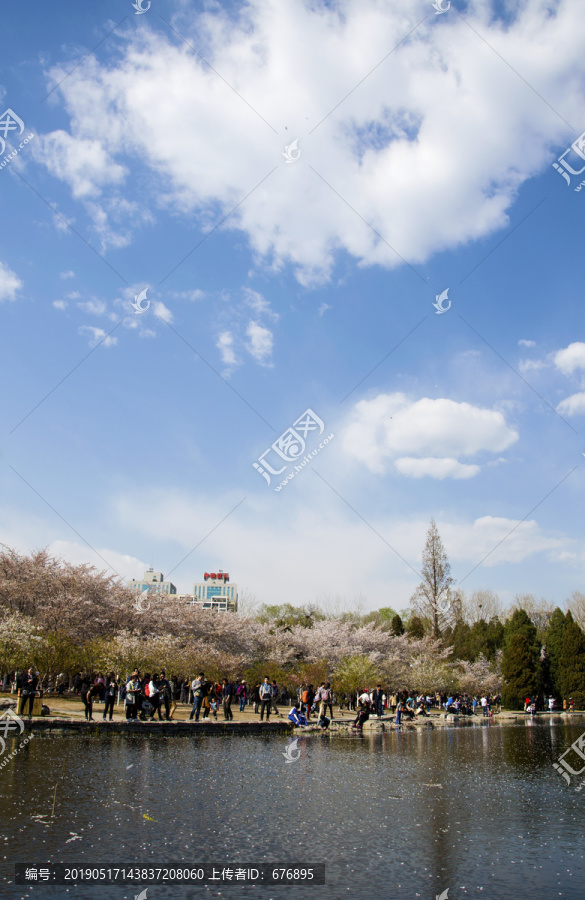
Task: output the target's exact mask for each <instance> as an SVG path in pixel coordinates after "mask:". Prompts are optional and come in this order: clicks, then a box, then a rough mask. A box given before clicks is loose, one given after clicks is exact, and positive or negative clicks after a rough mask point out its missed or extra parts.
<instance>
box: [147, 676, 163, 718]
mask: <svg viewBox="0 0 585 900" xmlns="http://www.w3.org/2000/svg"><path fill="white" fill-rule="evenodd" d="M148 699H149V700H150V702H151V704H152V706H153V710H152V718H153V719H154V717H155V716H156V714H157V713H158V720H159V722H162V713H161V703H162V695H161V690H160V686H159V683H158V675H157V674H155V675H153V676H152V678H151V679H150V681H149V683H148Z"/></svg>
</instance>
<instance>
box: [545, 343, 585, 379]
mask: <svg viewBox="0 0 585 900" xmlns="http://www.w3.org/2000/svg"><path fill="white" fill-rule="evenodd" d="M553 360H554V364H555V366H556V367H557V369H558V370H559V371H560V372H562V373H563V375H572V374H573V372H575V371H576V370H577V369H585V344H584V343H583V342H582V341H575V343H573V344H569V346H568V347H565V348H564V350H557V352H556V353H555V354H554V356H553Z"/></svg>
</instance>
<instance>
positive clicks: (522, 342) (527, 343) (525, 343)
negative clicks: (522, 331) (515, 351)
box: [518, 338, 536, 347]
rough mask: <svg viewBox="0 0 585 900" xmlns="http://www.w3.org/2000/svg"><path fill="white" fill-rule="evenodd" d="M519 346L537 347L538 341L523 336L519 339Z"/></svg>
mask: <svg viewBox="0 0 585 900" xmlns="http://www.w3.org/2000/svg"><path fill="white" fill-rule="evenodd" d="M518 346H519V347H536V341H527V340H525V339H524V338H521V339H520V340H519V341H518Z"/></svg>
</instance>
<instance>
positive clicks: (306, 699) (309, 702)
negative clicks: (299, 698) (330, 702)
mask: <svg viewBox="0 0 585 900" xmlns="http://www.w3.org/2000/svg"><path fill="white" fill-rule="evenodd" d="M314 699H315V691H314V690H313V685H312V684H310V685H309V686H308V687H307V689H306V691H305V692H304V693H303V704H304V706H305V715H306V717H307V722H308V721H309V719H310V718H311V709H312V707H313V700H314Z"/></svg>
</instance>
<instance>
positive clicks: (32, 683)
mask: <svg viewBox="0 0 585 900" xmlns="http://www.w3.org/2000/svg"><path fill="white" fill-rule="evenodd" d="M38 685H39V679H38V678H37V676H36V675H35V670H34V668H33V666H31V667H30V668H29V670H28V672H26V673H25V674H24V675H23V676H22V681H21V689H20V696H21V697H22V698H23V700H22V706H21V708H20V714H21V716H24V707H25V706H26V704H27V702H28V717H29V719H32V714H33V706H34V702H35V694H36V692H37V687H38Z"/></svg>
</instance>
